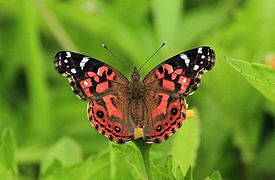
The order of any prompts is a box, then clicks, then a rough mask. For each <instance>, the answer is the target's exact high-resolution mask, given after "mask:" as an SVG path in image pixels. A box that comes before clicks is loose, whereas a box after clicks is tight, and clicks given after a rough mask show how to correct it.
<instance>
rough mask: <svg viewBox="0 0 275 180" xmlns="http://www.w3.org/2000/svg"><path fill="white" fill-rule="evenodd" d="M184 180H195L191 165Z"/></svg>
mask: <svg viewBox="0 0 275 180" xmlns="http://www.w3.org/2000/svg"><path fill="white" fill-rule="evenodd" d="M184 180H193V176H192V170H191V167H189V169H188V171H187V172H186V174H185V176H184Z"/></svg>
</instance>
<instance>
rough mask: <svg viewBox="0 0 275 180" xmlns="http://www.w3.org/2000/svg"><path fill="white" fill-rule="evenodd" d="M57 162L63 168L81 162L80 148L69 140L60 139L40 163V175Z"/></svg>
mask: <svg viewBox="0 0 275 180" xmlns="http://www.w3.org/2000/svg"><path fill="white" fill-rule="evenodd" d="M55 160H58V161H59V162H60V163H61V165H62V166H63V167H69V166H72V165H74V164H77V163H79V162H81V161H82V151H81V148H80V146H79V145H78V144H77V143H76V142H75V141H74V140H72V139H70V138H62V139H60V140H59V141H58V142H57V143H56V144H54V145H53V146H52V147H51V148H50V149H49V151H48V153H47V154H46V155H45V156H44V158H43V159H42V162H41V173H42V174H43V173H45V172H46V170H47V169H48V168H49V167H50V166H51V165H52V163H54V161H55Z"/></svg>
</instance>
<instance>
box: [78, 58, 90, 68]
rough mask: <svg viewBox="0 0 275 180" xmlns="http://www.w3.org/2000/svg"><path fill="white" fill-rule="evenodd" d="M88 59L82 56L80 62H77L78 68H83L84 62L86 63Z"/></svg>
mask: <svg viewBox="0 0 275 180" xmlns="http://www.w3.org/2000/svg"><path fill="white" fill-rule="evenodd" d="M88 61H89V58H88V57H84V58H83V59H82V61H81V62H80V64H79V66H80V68H81V69H82V70H83V68H84V66H85V64H86V62H88Z"/></svg>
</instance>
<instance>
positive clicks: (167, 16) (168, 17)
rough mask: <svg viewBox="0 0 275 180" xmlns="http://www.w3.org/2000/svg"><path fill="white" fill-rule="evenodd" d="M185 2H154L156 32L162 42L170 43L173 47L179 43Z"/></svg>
mask: <svg viewBox="0 0 275 180" xmlns="http://www.w3.org/2000/svg"><path fill="white" fill-rule="evenodd" d="M183 2H184V1H183V0H170V1H158V0H153V1H152V12H153V18H154V23H155V28H156V32H157V34H158V38H159V40H160V41H161V42H163V41H168V42H169V43H170V44H171V46H169V47H173V46H174V45H175V43H178V42H177V40H178V38H177V35H178V33H179V32H180V30H181V29H180V28H179V27H180V21H181V13H182V7H183Z"/></svg>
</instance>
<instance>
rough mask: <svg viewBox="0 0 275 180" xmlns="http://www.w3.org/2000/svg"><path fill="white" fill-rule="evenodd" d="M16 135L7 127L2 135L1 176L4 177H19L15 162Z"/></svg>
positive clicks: (0, 152)
mask: <svg viewBox="0 0 275 180" xmlns="http://www.w3.org/2000/svg"><path fill="white" fill-rule="evenodd" d="M15 149H16V142H15V137H14V134H13V132H12V130H11V129H10V128H6V129H5V130H4V131H3V133H2V137H1V147H0V176H1V178H4V179H8V180H9V179H17V175H18V170H17V166H16V162H15Z"/></svg>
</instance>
